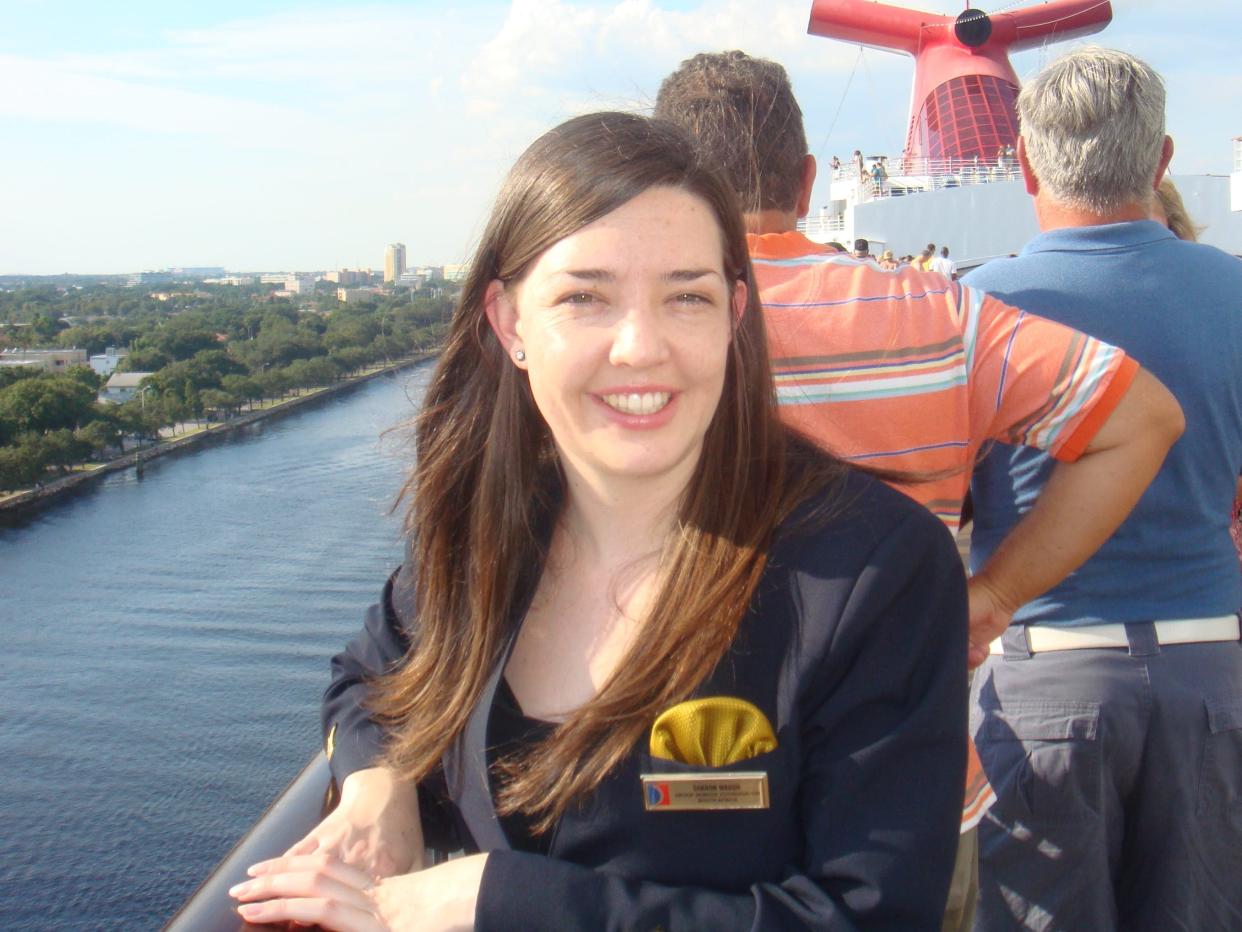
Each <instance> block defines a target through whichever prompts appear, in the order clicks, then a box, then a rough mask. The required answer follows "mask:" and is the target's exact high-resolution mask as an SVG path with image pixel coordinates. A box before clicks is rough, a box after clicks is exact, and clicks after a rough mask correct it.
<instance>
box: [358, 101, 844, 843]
mask: <svg viewBox="0 0 1242 932" xmlns="http://www.w3.org/2000/svg"><path fill="white" fill-rule="evenodd" d="M656 187H672V188H677V189H680V190H683V191H686V192H688V193H690V194H693V195H694V196H696V197H699V198H701V199H702V200H703V201H704V202H705V203H706V204H707V205H708V206H709V207H710V209H711V211H712V213H713V215H714V216H715V218H716V221H717V223H718V225H719V228H720V234H721V245H722V250H723V253H724V255H723V267H724V270H725V275H726V276H727V278H728V279H729V280H730V281H731V282H733V281H738V280H741V281H744V282H745V283H746V285H747V289H748V301H747V305H746V308H745V311H744V313H743V314H742V316H741V318H740V320H738V321H737V322H736V324H735V329H734V333H733V339H732V340H731V342H730V345H729V350H728V353H729V357H728V360H727V363H726V371H725V380H724V387H723V391H722V395H721V399H720V403H719V406H718V407H717V410H716V413H715V416H714V417H713V419H712V421H711V423H710V425H709V426H708V429H707V433H706V435H705V437H704V441H703V449H702V454H701V457H700V459H699V463H698V466H697V467H696V469H695V472H694V475H693V476H692V477H691V479H690V482H689V484H688V486H687V488H686V491H685V494H684V498H683V500H682V502H681V505H680V513H679V517H678V523H677V526H676V529H675V531H674V533H673V534H672V535H671V537H670V539H669V540H668V541H667V542H666V544H665V547H664V550H663V552H662V554H661V567H662V569H663V570H664V578H663V582H662V586H663V589H662V593H661V594H660V595H659V596H657V597H656V598H655V599H654V600H653V606H654V607H653V609H652V610H651V614H650V615H649V616H648V617H647V618H646V619H645V621H644V623H643V633H642V637H640V638H638V639H637V640H636V641H635V643H634V645H633V646H632V647H631V648H630V650H629V653H628V654H627V655H626V656H625V657H624V658H623V659H622V660H621V662H620V663H618V665H617V668H616V672H615V673H614V674H613V675H612V677H611V678H610V679H609V680H608V681H607V682H606V683H605V684H604V685H603V687H602V688H601V690H600V692H599V693H598V694H597V695H596V696H595V697H594V698H593V699H591V700H590V701H589V702H587V703H586V704H585V705H583V706H582V707H580V708H579V709H577V710H576V711H575V712H574V713H573V714H572V715H570V716H569V718H568V719H567V720H566V721H564V722H563V723H561V724H560V725H559V726H558V727H557V728H556V730H555V731H554V732H553V734H552V735H551V736H550V737H549V738H548V739H547V740H545V741H543V742H541V743H540V744H538V745H537V746H535V747H533V748H530V749H528V750H527V751H525V752H524V753H521V754H520V755H518V756H517V757H513V758H510V759H507V760H505V761H502V762H501V765H500V768H499V773H498V774H497V777H498V780H499V785H500V786H501V787H502V789H501V791H500V796H499V800H498V806H499V809H500V811H501V812H516V811H521V812H524V813H527V814H529V815H530V816H531V817H532V818H533V821H534V824H535V826H536V828H537V830H539V831H544V830H547V829H548V828H550V827H551V826H552V825H553V824H555V821H556V819H557V818H559V816H560V815H561V814H563V813H564V812H565V811H566V809H567V808H568V807H570V806H571V805H572V804H573V803H575V802H576V801H578V800H580V799H581V798H582V797H583V795H584V794H585V793H588V792H589V791H590V790H591V789H593V788H594V787H596V786H597V785H598V784H599V783H600V781H601V780H603V779H604V777H605V776H606V775H607V774H608V773H609V772H610V771H611V770H612V769H613V768H614V767H615V766H616V765H617V764H618V763H619V762H620V761H621V760H623V759H624V758H625V757H626V755H628V754H629V753H630V752H631V751H632V749H633V747H634V745H635V743H636V742H638V741H639V740H641V739H642V737H643V736H644V735H645V734H646V733H647V731H648V729H649V728H650V726H651V723H652V721H653V720H654V719H655V717H656V715H657V714H658V713H659V712H661V711H663V710H664V709H666V708H668V707H669V706H670V705H673V704H675V703H676V702H679V701H681V700H683V699H685V698H686V697H687V696H688V695H689V694H690V693H691V692H692V691H693V690H694V688H695V687H696V686H697V685H698V684H699V683H701V682H702V681H703V680H704V679H705V678H706V677H707V675H708V674H709V673H710V672H711V670H712V669H713V667H714V666H715V665H716V663H717V662H718V661H719V660H720V658H721V657H722V656H723V655H724V653H725V651H726V650H727V649H728V647H729V645H730V643H731V642H732V640H733V638H734V636H735V634H736V631H737V627H738V625H739V623H740V621H741V619H742V617H743V615H744V614H745V613H746V611H747V608H748V606H749V604H750V601H751V597H752V595H753V592H754V589H755V586H756V585H757V583H758V581H759V578H760V576H761V574H762V572H763V569H764V566H765V563H766V553H767V549H768V546H769V543H770V540H771V537H772V534H773V531H774V529H775V528H776V526H777V525H778V524H780V523H781V522H782V521H784V520H785V519H786V518H787V517H788V516H789V515H790V513H791V512H792V510H793V509H794V508H795V507H796V506H797V505H798V504H799V503H801V502H803V501H805V500H806V499H807V498H808V497H810V496H811V495H812V494H813V493H815V492H818V491H823V490H827V489H829V488H832V487H834V485H835V483H836V481H837V479H838V477H839V476H840V475H841V473H842V470H843V467H841V465H840V464H839V463H838V462H837V461H835V460H832V459H830V458H827V457H825V456H823V455H821V454H819V453H818V452H816V451H813V450H812V449H810V447H809V446H808V445H806V444H804V443H801V442H790V437H791V435H790V434H789V433H788V431H787V430H786V429H785V428H784V427H782V425H781V424H780V422H779V421H778V420H777V415H776V408H775V401H774V392H773V387H772V376H771V371H770V369H769V366H768V353H767V346H766V342H765V339H764V330H763V322H762V318H761V315H760V309H759V303H758V292H757V290H756V288H755V284H754V280H753V274H752V271H751V267H750V260H749V257H748V255H747V252H746V238H745V230H744V227H743V225H742V218H741V214H740V212H739V210H738V207H737V201H736V198H735V196H734V194H733V192H732V191H731V190H730V189H729V187H728V185H727V183H726V182H725V180H724V178H723V177H722V176H721V175H720V174H719V172H718V171H716V170H715V169H713V168H708V167H706V165H705V164H704V162H703V161H702V160H701V157H700V155H699V153H698V150H696V149H695V147H694V145H693V143H692V142H691V141H690V140H689V138H688V137H687V136H686V135H685V133H684V132H682V131H681V130H680V129H678V128H677V127H675V126H672V125H670V124H667V123H663V122H660V121H655V120H649V119H646V118H644V117H640V116H635V115H631V114H621V113H599V114H591V115H588V116H582V117H578V118H576V119H573V120H570V121H568V122H567V123H564V124H562V125H560V126H558V127H557V128H555V129H553V130H552V131H550V132H548V133H547V134H545V135H544V136H542V137H540V138H539V139H538V140H536V141H535V142H534V143H533V144H532V145H531V146H530V148H528V149H527V150H526V152H525V153H524V154H523V155H522V156H521V158H519V159H518V162H517V164H516V165H515V166H514V167H513V169H512V171H511V172H510V173H509V176H508V179H507V180H506V181H505V184H504V186H503V188H502V190H501V192H500V195H499V196H498V198H497V200H496V203H495V206H494V208H493V210H492V215H491V218H490V220H489V222H488V224H487V227H486V229H485V231H484V233H483V236H482V239H481V241H480V243H479V246H478V249H477V251H476V253H475V255H474V259H473V262H472V263H471V265H470V268H469V272H468V274H467V276H466V279H465V281H464V283H463V288H462V293H461V298H460V300H459V302H458V305H457V308H456V311H455V313H454V316H453V320H452V322H451V324H450V330H449V336H448V341H447V344H446V346H445V349H444V352H443V354H442V355H441V357H440V361H439V364H438V366H437V367H436V371H435V373H434V375H433V376H432V380H431V384H430V386H429V388H428V391H427V396H426V401H425V406H424V408H423V411H422V413H421V414H420V415H419V416H418V418H417V420H416V422H415V437H416V451H417V456H418V459H417V464H416V466H415V468H414V472H413V474H412V476H411V478H410V479H409V481H408V482H407V483H406V485H405V488H404V489H403V492H402V494H403V496H404V497H405V499H406V501H407V502H408V511H407V514H406V519H405V530H406V533H407V535H408V537H409V539H410V547H409V560H410V564H411V566H412V567H413V570H412V577H413V587H414V592H413V594H412V595H411V596H410V601H411V602H412V603H413V606H412V609H411V613H412V614H413V616H414V619H413V644H412V647H411V649H410V651H409V653H408V655H407V657H406V659H405V661H404V663H403V665H402V666H401V667H399V668H398V669H397V670H396V671H394V672H393V673H392V674H390V675H388V676H386V677H384V678H382V679H380V680H379V681H378V690H377V693H378V695H377V699H376V701H375V702H374V704H373V709H374V711H375V712H376V713H377V714H378V716H379V717H380V719H381V720H382V721H385V722H388V723H389V724H391V725H392V726H393V729H392V730H393V734H394V738H393V740H392V742H391V743H390V745H389V747H388V749H387V758H386V759H387V762H388V763H389V764H390V765H391V766H393V767H395V768H396V769H397V770H398V771H399V772H401V773H403V774H404V775H405V776H406V777H408V778H410V779H413V780H418V779H421V778H422V777H423V776H425V775H426V774H427V773H428V772H429V771H431V770H432V768H433V767H434V766H435V765H436V763H437V762H438V761H439V760H440V758H441V756H442V755H443V754H444V752H445V751H446V749H447V748H448V746H449V745H450V743H451V742H452V741H453V740H454V739H455V738H456V737H457V735H459V734H460V732H461V731H462V729H463V727H464V726H465V723H466V721H467V719H468V717H469V715H470V713H471V711H472V709H473V708H474V706H475V704H476V703H477V702H478V700H479V697H480V695H481V693H482V691H483V688H484V686H485V684H486V682H487V679H488V677H489V675H490V674H491V672H492V671H493V670H494V669H495V667H496V665H497V664H498V663H500V662H502V659H503V656H504V650H505V647H506V645H507V644H508V642H509V639H510V638H511V637H512V636H513V635H514V634H515V631H516V628H515V626H516V624H517V623H518V622H520V620H521V612H522V606H523V605H525V604H526V601H527V600H528V599H529V598H530V596H531V594H532V593H533V591H534V588H535V586H536V585H537V583H538V581H539V575H540V568H541V567H542V565H543V561H544V558H545V555H546V548H547V544H548V540H549V529H550V528H552V527H553V526H554V525H555V522H556V520H557V517H558V515H559V511H560V508H561V507H562V504H563V501H564V495H565V488H564V477H563V474H562V473H561V471H560V467H559V465H558V461H557V454H556V450H555V447H554V445H553V442H552V437H551V435H550V433H549V430H548V428H547V425H546V424H545V422H544V420H543V418H542V416H541V415H540V413H539V410H538V408H537V407H536V406H535V402H534V399H533V396H532V394H531V390H530V384H529V381H528V378H527V375H526V373H525V372H523V371H522V370H520V369H518V368H517V367H516V366H514V365H513V363H512V361H511V360H510V359H508V357H507V356H506V354H505V350H504V348H503V347H502V346H501V344H500V341H499V340H498V339H497V337H496V335H495V333H494V332H493V330H492V329H491V327H490V326H489V324H488V321H487V318H486V314H485V310H484V302H485V296H486V293H487V288H488V285H489V284H490V283H491V282H493V281H496V280H499V281H502V282H505V283H516V282H520V281H521V280H522V278H523V277H524V276H525V275H526V273H527V272H528V271H529V269H530V268H531V267H532V266H533V265H534V263H535V261H536V260H537V259H538V258H539V256H540V255H541V254H542V253H543V252H544V251H545V250H547V249H548V248H549V247H550V246H552V245H553V244H554V243H556V242H558V241H559V240H562V239H564V238H565V237H566V236H569V235H570V234H572V233H574V232H576V231H578V230H580V229H582V228H583V227H585V226H587V225H588V224H590V223H592V222H594V221H596V220H598V219H600V218H601V217H603V216H605V215H606V214H608V213H610V212H612V211H613V210H615V209H617V208H618V207H620V206H622V205H623V204H626V203H627V202H629V201H631V200H632V199H633V198H635V197H637V196H638V195H639V194H641V193H643V192H644V191H646V190H649V189H651V188H656ZM729 291H730V292H731V291H732V289H731V288H730V289H729ZM826 510H827V509H825V511H824V513H826ZM635 556H636V558H637V557H638V556H639V555H637V554H636V555H635Z"/></svg>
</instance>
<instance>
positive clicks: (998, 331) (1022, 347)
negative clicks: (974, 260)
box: [655, 52, 1180, 929]
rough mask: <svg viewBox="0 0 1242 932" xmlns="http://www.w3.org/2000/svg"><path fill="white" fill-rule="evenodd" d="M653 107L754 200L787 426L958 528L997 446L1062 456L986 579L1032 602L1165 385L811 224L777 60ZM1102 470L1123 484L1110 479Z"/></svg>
mask: <svg viewBox="0 0 1242 932" xmlns="http://www.w3.org/2000/svg"><path fill="white" fill-rule="evenodd" d="M655 113H656V116H658V117H663V118H665V119H668V120H672V121H674V122H680V123H681V124H683V125H684V126H686V127H687V128H689V129H690V130H691V131H692V132H693V133H694V134H695V135H696V136H697V138H698V139H699V141H700V144H701V145H702V146H703V147H704V149H705V150H706V151H707V152H708V153H709V154H711V155H712V156H713V157H714V158H715V159H716V160H717V161H719V162H720V163H721V164H722V165H723V166H724V168H725V170H726V172H727V174H728V176H729V178H730V179H731V181H732V183H733V186H734V188H735V189H736V190H737V192H738V194H739V196H740V197H741V200H742V204H743V208H744V209H745V211H746V220H747V226H748V228H749V230H750V236H749V237H748V239H749V244H750V253H751V258H752V260H753V262H754V264H755V277H756V281H757V282H758V285H759V290H760V298H761V300H762V302H763V305H764V317H765V321H766V324H767V331H768V343H769V350H770V352H771V353H772V357H773V369H774V372H775V374H776V381H777V392H778V399H779V401H780V403H781V405H782V407H781V412H782V417H783V418H784V419H785V420H786V421H787V422H788V423H790V424H792V425H793V426H795V427H797V428H798V429H799V430H801V431H803V432H804V433H805V434H807V435H808V436H809V437H811V438H812V439H814V440H815V441H817V442H818V443H821V444H823V445H825V446H826V447H828V448H829V449H832V450H834V451H836V452H837V453H838V454H840V455H842V456H844V457H846V458H847V459H851V460H854V461H856V462H859V463H865V464H868V465H874V466H880V467H884V468H887V469H897V470H908V471H910V472H911V473H915V474H921V475H923V476H930V477H933V478H931V479H930V480H929V481H926V482H922V483H916V484H910V485H904V486H902V489H903V491H905V492H907V493H908V494H910V495H911V496H913V497H914V498H916V499H917V500H918V501H920V502H922V503H923V504H924V505H926V506H927V507H928V508H930V509H931V510H932V511H933V512H934V513H935V514H936V515H937V516H938V517H940V518H941V520H943V521H944V522H945V523H946V524H947V525H948V526H949V527H950V528H951V529H953V530H956V529H957V526H958V521H959V518H960V515H961V511H962V502H963V498H964V497H965V494H966V489H967V486H968V483H969V481H970V469H971V467H972V465H973V464H974V462H975V459H976V457H977V456H978V455H979V452H980V450H981V449H982V448H983V447H984V446H985V445H987V444H989V443H992V442H995V441H998V440H1009V439H1021V440H1022V441H1023V442H1025V443H1029V444H1031V445H1032V446H1034V447H1036V448H1039V449H1043V450H1047V451H1049V452H1051V453H1052V455H1053V456H1055V457H1056V458H1057V459H1058V460H1060V461H1061V465H1060V466H1059V467H1058V469H1059V474H1058V481H1059V487H1058V488H1057V489H1056V490H1055V491H1050V492H1049V494H1048V495H1046V496H1045V497H1044V499H1043V500H1041V503H1040V516H1039V519H1038V520H1037V521H1035V522H1032V524H1031V525H1029V526H1028V527H1025V528H1022V529H1020V530H1018V531H1016V532H1015V533H1014V534H1013V535H1012V536H1011V538H1010V540H1009V544H1008V547H1009V549H1008V551H1007V554H1006V557H1005V559H1004V560H1002V561H1001V562H1003V563H1005V569H1003V570H1001V569H1000V566H999V564H998V565H997V566H990V567H987V568H986V573H985V577H987V578H990V577H991V574H992V573H994V572H997V571H1000V572H1001V573H1002V575H1003V576H1005V577H1006V581H1005V583H1004V584H1003V585H1005V586H1006V587H1007V588H1008V587H1012V589H1011V591H1015V592H1021V593H1022V597H1023V599H1026V598H1033V597H1034V596H1035V595H1037V594H1039V593H1040V592H1042V591H1043V590H1044V589H1046V588H1047V587H1048V586H1050V585H1052V584H1053V583H1055V582H1057V581H1059V580H1060V579H1061V578H1063V577H1064V576H1065V575H1066V574H1067V573H1068V572H1070V571H1071V570H1073V569H1074V567H1075V566H1077V565H1078V563H1079V562H1081V561H1082V560H1083V559H1085V558H1086V556H1087V555H1088V554H1090V553H1091V552H1092V550H1093V549H1094V548H1095V547H1096V546H1098V545H1099V543H1100V542H1101V541H1103V540H1104V539H1105V538H1106V537H1107V536H1108V534H1109V533H1111V531H1112V530H1113V528H1115V527H1116V526H1117V524H1118V523H1119V522H1120V521H1121V519H1122V517H1123V516H1124V515H1125V513H1126V512H1127V511H1128V510H1129V508H1130V506H1131V505H1132V504H1133V503H1134V501H1135V499H1136V498H1137V497H1138V495H1139V493H1140V492H1141V491H1142V489H1143V487H1144V486H1145V484H1146V482H1147V481H1148V480H1149V479H1150V477H1151V476H1152V475H1154V474H1155V471H1156V469H1157V468H1158V467H1159V464H1160V461H1161V459H1162V458H1163V456H1164V452H1165V450H1167V449H1168V446H1169V444H1171V443H1172V442H1173V440H1174V439H1176V436H1177V432H1178V430H1179V425H1180V412H1179V411H1178V408H1177V405H1176V403H1174V401H1173V399H1172V398H1171V397H1170V396H1169V394H1168V392H1166V391H1165V390H1164V388H1163V387H1162V386H1160V384H1159V383H1158V382H1156V381H1155V379H1153V378H1151V376H1149V375H1147V374H1146V373H1145V372H1142V371H1141V370H1139V368H1138V366H1137V364H1136V363H1135V362H1134V361H1133V360H1130V359H1128V358H1126V357H1125V355H1124V354H1123V353H1121V352H1120V351H1118V350H1116V349H1114V348H1113V347H1111V346H1107V345H1105V344H1102V343H1099V342H1097V341H1095V340H1092V339H1090V338H1087V337H1085V336H1083V334H1081V333H1078V332H1076V331H1073V330H1070V329H1068V328H1065V327H1062V326H1059V325H1057V324H1053V323H1051V322H1049V321H1046V320H1042V319H1040V318H1037V317H1032V316H1031V315H1024V314H1023V313H1022V312H1020V311H1018V310H1016V309H1015V308H1012V307H1009V306H1006V305H1004V304H1001V303H1000V302H999V301H997V300H996V299H994V298H992V297H990V296H988V295H986V294H984V293H983V292H980V291H975V290H972V289H968V288H963V287H962V286H960V285H957V284H953V283H950V282H947V281H945V279H944V278H942V277H941V276H938V275H934V274H922V273H919V272H915V271H914V270H912V269H910V268H904V269H901V270H899V271H897V272H892V273H887V272H882V271H881V270H879V269H878V268H876V267H875V266H874V265H872V264H871V263H867V262H859V261H857V260H856V259H853V258H850V257H847V256H839V255H836V254H835V253H833V252H832V251H831V250H828V249H826V248H824V247H823V246H821V245H819V244H817V243H814V242H812V241H810V240H809V239H807V238H806V237H805V236H803V235H802V234H800V233H798V232H797V230H796V226H797V221H798V219H799V218H800V217H803V216H805V215H806V213H807V210H808V208H809V204H810V198H811V189H812V186H813V185H814V181H815V159H814V157H812V156H811V155H809V154H808V153H807V144H806V136H805V132H804V130H803V125H802V112H801V110H800V109H799V107H798V104H797V101H796V100H795V99H794V96H793V90H792V88H791V87H790V84H789V79H788V77H787V76H786V74H785V70H784V69H783V68H782V67H781V66H780V65H778V64H776V63H775V62H771V61H766V60H763V59H756V58H751V57H749V56H748V55H745V54H744V53H742V52H724V53H719V54H702V55H696V56H694V57H693V58H690V59H688V60H686V61H685V62H683V63H682V65H681V67H680V68H678V70H677V71H675V72H674V73H673V74H672V75H670V76H669V77H668V78H666V79H665V80H664V83H663V84H662V85H661V87H660V92H659V95H658V97H657V99H656V108H655ZM756 165H760V166H764V171H763V173H762V174H758V173H756V171H755V166H756ZM933 250H934V247H931V246H929V248H928V251H927V252H926V253H925V255H926V256H930V255H931V253H932V251H933ZM1101 470H1106V471H1113V472H1114V473H1115V478H1116V481H1115V482H1113V483H1109V484H1108V485H1106V486H1105V487H1100V485H1099V483H1098V482H1097V481H1096V478H1095V477H1096V476H1097V474H1098V472H1099V471H1101ZM1012 558H1016V559H1012ZM972 640H974V641H976V642H977V641H978V639H977V638H975V637H974V636H973V635H972ZM982 643H983V645H984V649H985V646H986V640H985V641H983V642H982ZM982 656H983V653H982V650H976V653H975V660H976V662H977V661H978V660H981V659H982ZM971 759H972V766H971V771H970V776H969V778H968V785H967V788H966V796H965V801H964V806H963V812H962V832H963V844H962V846H961V848H960V849H959V861H958V869H957V873H956V876H955V881H954V889H953V891H952V893H951V895H950V902H949V910H948V913H947V914H946V928H953V929H957V928H965V927H969V923H970V917H971V916H972V914H973V909H974V884H973V877H974V871H973V865H974V861H973V855H974V851H975V848H974V839H975V836H974V833H973V831H972V829H973V827H974V826H975V824H976V823H977V821H978V820H979V818H980V817H981V815H982V813H983V811H984V810H985V809H986V807H987V806H988V805H989V804H990V801H991V791H990V789H988V787H987V784H986V782H985V781H983V780H982V779H980V777H981V774H980V772H979V768H978V764H977V761H976V760H975V758H974V755H973V752H972V755H971Z"/></svg>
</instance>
